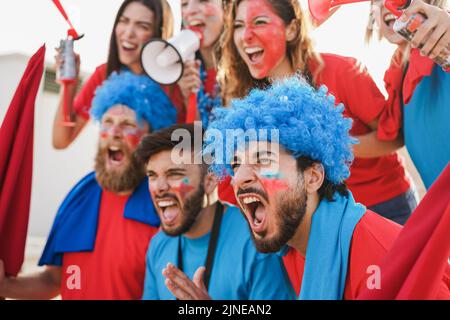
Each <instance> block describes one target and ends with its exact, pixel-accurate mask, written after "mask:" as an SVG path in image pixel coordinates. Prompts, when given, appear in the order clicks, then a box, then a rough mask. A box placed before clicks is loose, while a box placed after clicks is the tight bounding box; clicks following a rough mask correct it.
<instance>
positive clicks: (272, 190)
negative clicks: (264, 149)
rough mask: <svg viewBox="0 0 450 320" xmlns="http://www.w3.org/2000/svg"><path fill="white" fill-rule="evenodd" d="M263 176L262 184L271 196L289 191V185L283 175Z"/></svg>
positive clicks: (270, 174) (268, 174)
mask: <svg viewBox="0 0 450 320" xmlns="http://www.w3.org/2000/svg"><path fill="white" fill-rule="evenodd" d="M261 176H262V178H261V182H262V184H263V186H264V189H265V190H266V192H267V194H268V195H269V196H273V195H275V194H276V193H277V192H279V191H285V190H287V189H288V185H287V183H286V182H285V181H284V180H283V176H282V174H281V173H262V174H261Z"/></svg>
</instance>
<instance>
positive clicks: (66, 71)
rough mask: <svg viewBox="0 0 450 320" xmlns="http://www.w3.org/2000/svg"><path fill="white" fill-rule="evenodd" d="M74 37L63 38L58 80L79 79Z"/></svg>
mask: <svg viewBox="0 0 450 320" xmlns="http://www.w3.org/2000/svg"><path fill="white" fill-rule="evenodd" d="M73 42H74V40H73V39H72V38H70V37H69V38H67V39H65V40H61V42H60V46H59V48H60V50H61V53H60V54H61V59H62V63H61V65H60V66H59V69H58V76H57V80H58V81H72V80H76V79H77V66H76V62H75V52H74V51H73Z"/></svg>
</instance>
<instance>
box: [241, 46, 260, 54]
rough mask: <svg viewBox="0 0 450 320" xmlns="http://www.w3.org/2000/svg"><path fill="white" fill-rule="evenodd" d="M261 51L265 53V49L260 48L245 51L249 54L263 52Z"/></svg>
mask: <svg viewBox="0 0 450 320" xmlns="http://www.w3.org/2000/svg"><path fill="white" fill-rule="evenodd" d="M261 51H263V49H262V48H258V47H255V48H246V49H245V53H247V54H253V53H257V52H261Z"/></svg>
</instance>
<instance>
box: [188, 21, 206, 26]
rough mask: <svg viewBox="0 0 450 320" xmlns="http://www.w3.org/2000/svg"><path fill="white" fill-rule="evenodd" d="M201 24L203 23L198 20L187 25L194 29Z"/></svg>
mask: <svg viewBox="0 0 450 320" xmlns="http://www.w3.org/2000/svg"><path fill="white" fill-rule="evenodd" d="M202 24H203V21H200V20H193V21H191V22H189V25H190V26H193V27H196V26H199V25H202Z"/></svg>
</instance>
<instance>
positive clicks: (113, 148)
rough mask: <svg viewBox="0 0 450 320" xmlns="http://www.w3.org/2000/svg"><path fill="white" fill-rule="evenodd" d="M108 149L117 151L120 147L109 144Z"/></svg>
mask: <svg viewBox="0 0 450 320" xmlns="http://www.w3.org/2000/svg"><path fill="white" fill-rule="evenodd" d="M109 150H111V151H119V150H120V148H119V147H116V146H111V147H109Z"/></svg>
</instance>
